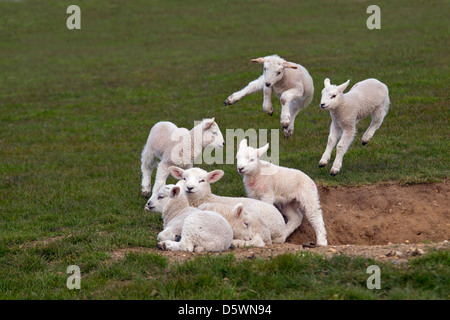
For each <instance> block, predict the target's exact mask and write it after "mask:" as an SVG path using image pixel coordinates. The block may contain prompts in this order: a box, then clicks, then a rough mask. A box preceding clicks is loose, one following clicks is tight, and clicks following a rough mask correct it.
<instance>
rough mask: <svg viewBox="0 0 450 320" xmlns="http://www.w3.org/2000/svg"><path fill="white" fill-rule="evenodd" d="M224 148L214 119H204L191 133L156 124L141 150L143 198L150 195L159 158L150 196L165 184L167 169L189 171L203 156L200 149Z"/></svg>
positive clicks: (166, 123) (168, 125)
mask: <svg viewBox="0 0 450 320" xmlns="http://www.w3.org/2000/svg"><path fill="white" fill-rule="evenodd" d="M180 140H181V142H180ZM224 145H225V141H224V139H223V136H222V133H221V132H220V129H219V126H218V125H217V123H216V122H215V121H214V118H212V119H204V120H203V121H202V122H201V123H200V124H198V125H197V126H195V127H194V128H193V129H192V130H190V131H189V130H188V129H185V128H178V127H177V126H176V125H174V124H173V123H172V122H167V121H161V122H158V123H156V124H155V125H154V126H153V127H152V129H151V130H150V134H149V136H148V139H147V143H146V145H145V147H144V150H143V151H142V157H141V170H142V194H143V195H144V196H146V197H149V196H150V190H151V179H152V172H153V169H154V168H155V167H156V164H157V161H158V159H159V160H160V162H159V164H158V168H157V171H156V178H155V180H156V181H155V184H154V186H153V191H152V193H156V192H158V190H159V189H160V188H161V187H162V186H163V185H165V184H166V180H167V177H168V176H169V170H168V168H169V167H170V166H171V165H176V166H179V167H182V168H190V167H192V165H193V162H194V159H195V158H196V157H198V156H199V155H200V154H201V153H202V150H203V148H205V147H206V146H212V147H214V148H222V147H223V146H224ZM186 150H187V152H185V151H186Z"/></svg>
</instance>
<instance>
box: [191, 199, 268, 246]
mask: <svg viewBox="0 0 450 320" xmlns="http://www.w3.org/2000/svg"><path fill="white" fill-rule="evenodd" d="M198 208H199V209H202V210H210V211H215V212H218V213H220V214H221V215H222V216H223V217H224V218H225V219H227V221H228V223H229V224H230V226H231V228H232V229H233V237H234V240H233V242H232V245H233V246H234V247H244V246H253V247H264V246H265V245H271V244H272V239H271V238H270V229H269V226H268V225H267V223H266V222H265V221H264V220H263V219H262V217H261V215H259V214H256V213H255V212H253V211H250V212H247V211H246V210H244V209H243V204H242V203H239V204H238V205H237V206H235V207H234V208H233V207H232V206H228V205H226V204H222V203H217V202H216V203H213V202H205V203H203V204H201V205H200V206H199V207H198Z"/></svg>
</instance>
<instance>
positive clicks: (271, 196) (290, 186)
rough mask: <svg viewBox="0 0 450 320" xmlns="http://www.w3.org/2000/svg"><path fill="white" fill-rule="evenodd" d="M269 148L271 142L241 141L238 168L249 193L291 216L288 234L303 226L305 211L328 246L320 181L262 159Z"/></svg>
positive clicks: (318, 240) (321, 242)
mask: <svg viewBox="0 0 450 320" xmlns="http://www.w3.org/2000/svg"><path fill="white" fill-rule="evenodd" d="M268 149H269V144H266V145H265V146H264V147H262V148H259V149H255V148H252V147H250V146H248V145H247V140H246V139H243V140H241V142H240V144H239V151H238V152H237V154H236V159H237V169H238V172H239V174H241V175H243V181H244V185H245V189H246V191H247V195H248V196H249V197H250V198H253V199H259V200H261V201H264V202H267V203H270V204H273V205H275V206H277V207H278V208H280V210H281V212H282V213H283V214H284V215H285V217H286V218H287V223H286V233H287V234H291V233H292V232H294V231H295V230H296V229H297V228H298V227H299V226H300V224H301V223H302V220H303V214H304V215H305V216H306V218H307V219H308V221H309V223H310V224H311V226H312V227H313V228H314V231H315V232H316V238H317V245H319V246H326V245H327V244H328V242H327V238H326V235H327V233H326V230H325V225H324V222H323V217H322V209H321V207H320V201H319V193H318V191H317V187H316V184H315V183H314V181H313V180H312V179H311V178H310V177H308V176H307V175H306V174H305V173H303V172H302V171H300V170H296V169H291V168H286V167H280V166H277V165H274V164H272V163H270V162H267V161H263V160H260V159H259V158H260V157H261V156H262V155H263V154H264V153H266V151H267V150H268Z"/></svg>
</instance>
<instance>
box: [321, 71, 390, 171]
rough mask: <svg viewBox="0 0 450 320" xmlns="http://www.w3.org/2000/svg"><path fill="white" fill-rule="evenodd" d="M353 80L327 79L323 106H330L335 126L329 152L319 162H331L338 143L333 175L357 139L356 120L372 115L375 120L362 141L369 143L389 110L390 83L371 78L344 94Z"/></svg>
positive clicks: (328, 108)
mask: <svg viewBox="0 0 450 320" xmlns="http://www.w3.org/2000/svg"><path fill="white" fill-rule="evenodd" d="M349 83H350V80H347V82H345V83H343V84H341V85H339V86H335V85H332V84H330V79H328V78H326V79H325V81H324V85H325V87H324V89H323V90H322V99H321V100H320V108H322V109H323V110H330V114H331V127H330V135H329V136H328V143H327V148H326V149H325V152H324V153H323V155H322V158H321V159H320V162H319V167H324V166H326V165H327V164H328V161H330V158H331V152H332V151H333V149H334V147H335V146H336V143H337V141H338V139H339V138H340V137H341V138H340V140H339V143H337V148H336V158H335V159H334V163H333V166H332V168H331V172H330V173H331V175H332V176H335V175H337V174H338V173H339V171H340V170H341V167H342V159H343V158H344V154H345V153H346V152H347V150H348V147H349V146H350V144H351V143H352V141H353V138H354V136H355V133H356V124H357V123H358V122H359V121H360V120H362V119H364V118H366V117H367V116H368V115H369V114H370V115H371V116H372V122H371V123H370V126H369V127H368V128H367V130H366V132H365V133H364V135H363V137H362V144H363V145H365V144H367V143H368V142H369V141H370V139H371V138H372V136H373V135H374V133H375V131H377V129H378V128H379V127H380V126H381V124H382V123H383V119H384V117H385V116H386V114H387V112H388V110H389V103H390V101H389V90H388V87H387V86H386V85H385V84H384V83H382V82H380V81H378V80H377V79H367V80H364V81H361V82H358V83H356V84H355V85H354V86H353V87H352V88H351V89H350V91H349V92H347V93H345V94H344V90H345V89H346V88H347V86H348V84H349Z"/></svg>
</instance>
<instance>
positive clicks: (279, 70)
mask: <svg viewBox="0 0 450 320" xmlns="http://www.w3.org/2000/svg"><path fill="white" fill-rule="evenodd" d="M283 74H284V66H283V65H282V64H281V63H279V62H278V61H271V60H269V61H266V62H264V69H263V75H264V85H265V86H266V87H271V86H273V85H274V84H275V83H277V82H278V81H280V80H281V79H282V78H283Z"/></svg>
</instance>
